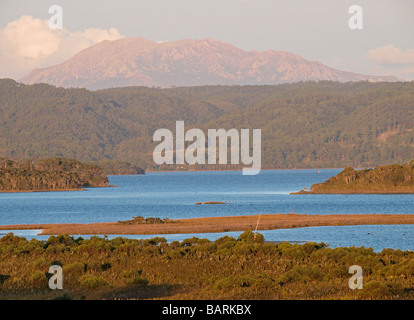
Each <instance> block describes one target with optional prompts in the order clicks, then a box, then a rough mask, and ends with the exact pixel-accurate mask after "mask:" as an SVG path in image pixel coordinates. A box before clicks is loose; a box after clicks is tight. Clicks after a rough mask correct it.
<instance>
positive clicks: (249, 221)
mask: <svg viewBox="0 0 414 320" xmlns="http://www.w3.org/2000/svg"><path fill="white" fill-rule="evenodd" d="M258 218H259V215H251V216H246V215H244V216H228V217H208V218H188V219H172V220H168V222H164V223H156V224H149V223H145V224H139V223H136V224H123V223H120V222H99V223H89V224H81V223H55V224H21V225H3V226H0V231H1V230H33V229H40V230H42V232H41V233H40V234H39V235H59V234H70V235H112V234H120V235H134V234H138V235H139V234H141V235H146V234H154V235H157V234H180V233H181V234H184V233H214V232H229V231H246V230H252V231H254V230H255V228H256V225H257V222H258ZM392 224H414V214H347V215H346V214H331V215H307V214H294V213H288V214H282V213H280V214H263V215H261V218H260V221H259V224H258V226H257V230H258V231H260V230H274V229H289V228H303V227H319V226H350V225H392Z"/></svg>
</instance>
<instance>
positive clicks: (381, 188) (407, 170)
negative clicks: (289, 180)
mask: <svg viewBox="0 0 414 320" xmlns="http://www.w3.org/2000/svg"><path fill="white" fill-rule="evenodd" d="M351 193H353V194H361V193H371V194H399V193H400V194H403V193H414V160H412V161H411V162H410V163H408V164H403V165H399V164H392V165H385V166H378V167H376V168H375V169H362V170H355V169H354V168H352V167H347V168H345V169H344V170H343V171H342V172H340V173H339V174H337V175H336V176H334V177H332V178H330V179H328V180H326V181H325V182H322V183H317V184H314V185H313V186H312V187H311V188H310V190H309V191H307V190H301V191H299V192H293V193H291V194H351Z"/></svg>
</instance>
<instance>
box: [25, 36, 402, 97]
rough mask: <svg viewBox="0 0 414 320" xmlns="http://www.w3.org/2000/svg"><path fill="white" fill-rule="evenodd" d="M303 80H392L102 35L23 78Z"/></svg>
mask: <svg viewBox="0 0 414 320" xmlns="http://www.w3.org/2000/svg"><path fill="white" fill-rule="evenodd" d="M306 80H333V81H340V82H347V81H360V80H368V81H398V80H399V79H397V78H395V77H392V76H384V77H377V76H368V75H361V74H356V73H352V72H345V71H339V70H335V69H332V68H329V67H327V66H325V65H323V64H322V63H320V62H318V61H309V60H306V59H304V58H302V57H300V56H298V55H296V54H293V53H290V52H285V51H275V50H267V51H263V52H259V51H256V50H251V51H249V52H247V51H244V50H242V49H239V48H237V47H235V46H233V45H232V44H229V43H225V42H222V41H219V40H216V39H211V38H205V39H201V40H197V39H196V40H194V39H182V40H176V41H159V42H155V41H151V40H148V39H145V38H142V37H133V38H125V39H119V40H113V41H109V40H104V41H102V42H100V43H98V44H96V45H94V46H91V47H89V48H86V49H84V50H82V51H80V52H78V53H77V54H75V55H74V56H73V57H72V58H70V59H69V60H67V61H65V62H63V63H61V64H59V65H55V66H51V67H48V68H43V69H34V70H32V71H31V72H30V74H29V75H27V76H26V77H24V78H23V79H21V81H22V82H24V83H29V84H30V83H39V82H45V83H49V84H53V85H56V86H61V87H86V88H88V89H102V88H109V87H121V86H160V87H170V86H194V85H214V84H222V85H233V84H279V83H286V82H296V81H306Z"/></svg>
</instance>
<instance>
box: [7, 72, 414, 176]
mask: <svg viewBox="0 0 414 320" xmlns="http://www.w3.org/2000/svg"><path fill="white" fill-rule="evenodd" d="M177 120H184V121H185V127H186V130H187V129H190V128H200V129H202V130H203V132H205V133H207V129H209V128H215V129H219V128H224V129H226V130H228V129H231V128H237V129H242V128H250V129H253V128H256V129H261V130H262V168H268V169H270V168H329V167H330V168H341V167H342V168H344V167H347V166H353V167H373V166H377V165H383V164H389V163H407V162H408V161H410V160H411V159H414V129H413V128H414V83H413V82H398V83H383V82H380V83H369V82H352V83H344V84H343V83H337V82H329V81H327V82H318V83H316V82H299V83H294V84H282V85H277V86H200V87H182V88H169V89H161V88H147V87H127V88H116V89H105V90H98V91H88V90H86V89H63V88H56V87H54V86H51V85H46V84H35V85H24V84H19V83H17V82H15V81H13V80H9V79H3V80H0V156H4V157H8V158H13V159H24V158H50V157H56V156H58V157H66V158H73V159H77V160H81V161H85V162H88V163H91V162H93V163H96V162H97V161H102V162H101V163H102V164H103V166H104V167H106V166H107V164H108V163H112V168H113V169H114V170H115V171H112V172H119V173H122V172H123V173H127V172H134V170H136V167H135V169H134V166H137V167H141V168H143V169H145V170H146V171H151V170H161V169H162V170H165V169H174V170H177V169H182V170H188V169H191V170H194V169H239V168H238V167H237V166H234V165H217V166H214V165H210V166H208V165H204V166H202V165H195V166H191V167H189V166H186V165H183V166H179V165H178V166H177V165H171V166H162V167H159V166H158V165H155V163H154V161H153V158H152V152H153V150H154V148H155V146H156V145H157V144H158V142H153V141H152V136H153V134H154V132H155V131H156V130H157V129H160V128H167V129H170V130H171V131H172V132H175V122H176V121H177ZM109 160H117V161H124V162H127V163H129V164H119V163H117V162H116V161H115V162H110V161H109ZM108 161H109V162H108ZM98 164H99V162H98ZM131 169H132V170H133V171H131ZM109 172H111V170H109V171H107V173H109ZM127 174H128V173H127Z"/></svg>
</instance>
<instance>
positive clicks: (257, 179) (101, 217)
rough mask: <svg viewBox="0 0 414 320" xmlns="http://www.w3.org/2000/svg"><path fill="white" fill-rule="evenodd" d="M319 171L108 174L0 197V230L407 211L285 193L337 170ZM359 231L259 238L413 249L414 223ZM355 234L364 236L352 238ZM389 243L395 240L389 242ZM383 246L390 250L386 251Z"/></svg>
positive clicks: (407, 199)
mask: <svg viewBox="0 0 414 320" xmlns="http://www.w3.org/2000/svg"><path fill="white" fill-rule="evenodd" d="M319 171H320V173H318V170H262V171H261V172H260V174H258V175H255V176H243V175H242V173H241V171H213V172H154V173H152V172H149V173H146V174H145V175H138V176H109V180H110V184H113V185H118V187H114V188H90V189H87V191H65V192H34V193H1V194H0V225H10V224H30V223H92V222H107V221H119V220H129V219H131V218H132V217H134V216H143V217H159V218H170V219H177V218H196V217H215V216H231V215H257V214H259V213H260V212H261V211H262V212H263V213H264V214H268V213H289V212H294V213H298V214H369V213H379V214H385V213H388V214H414V195H410V194H401V195H372V194H367V195H290V194H289V193H290V192H295V191H299V190H301V189H303V188H310V187H311V185H312V184H314V183H318V182H323V181H325V180H326V179H328V178H329V177H332V176H334V175H336V174H337V173H339V172H340V171H341V169H321V170H319ZM205 201H224V202H226V203H227V204H225V205H195V203H196V202H205ZM350 228H351V229H350ZM361 228H362V229H361ZM364 228H368V227H367V226H354V227H318V228H300V229H301V230H303V231H301V230H299V229H288V230H274V231H263V232H262V233H263V234H264V235H265V234H267V235H266V236H265V237H266V239H267V240H272V241H273V240H274V241H283V240H287V241H308V240H309V241H313V240H317V241H319V240H320V241H324V242H326V243H330V244H333V245H334V246H335V245H358V246H362V245H364V244H363V243H366V246H373V245H374V244H375V245H377V246H378V248H380V247H392V248H401V249H404V250H406V249H410V248H413V247H414V226H411V225H409V226H372V228H375V232H369V231H367V230H368V229H364ZM401 228H402V229H403V232H404V233H405V234H406V235H407V237H406V240H404V241H405V242H404V241H403V240H402V239H400V240H398V238H401V237H400V235H401V232H402V231H401V230H402V229H401ZM321 229H323V230H325V231H321ZM298 230H299V231H298ZM358 230H359V231H361V230H362V231H361V232H362V233H361V234H363V233H366V234H367V236H369V237H359V240H352V238H353V237H354V236H353V235H355V232H357V231H358ZM2 233H3V232H2ZM322 233H323V234H324V235H322ZM368 233H370V234H369V235H368ZM352 234H353V235H352ZM376 234H377V236H380V235H381V234H382V238H384V239H387V240H381V239H382V238H381V239H380V238H376V236H375V235H376ZM184 236H185V237H189V235H184ZM217 236H218V235H217V234H215V235H214V237H217ZM140 237H141V238H142V237H143V236H140ZM175 237H178V236H175ZM270 237H273V238H272V239H270ZM274 237H276V238H277V239H276V238H274ZM291 237H293V238H294V239H292V238H291ZM341 237H342V238H341ZM394 238H395V241H394V240H392V239H394ZM335 239H337V241H336V242H335V241H334V240H335ZM341 239H342V240H341ZM326 240H329V241H326ZM391 240H392V243H391ZM384 241H385V242H388V243H389V244H390V245H389V246H387V245H386V243H385V242H384ZM378 243H379V245H378ZM399 243H400V244H399ZM391 244H392V246H391ZM407 246H408V248H407ZM410 250H412V249H410Z"/></svg>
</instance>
